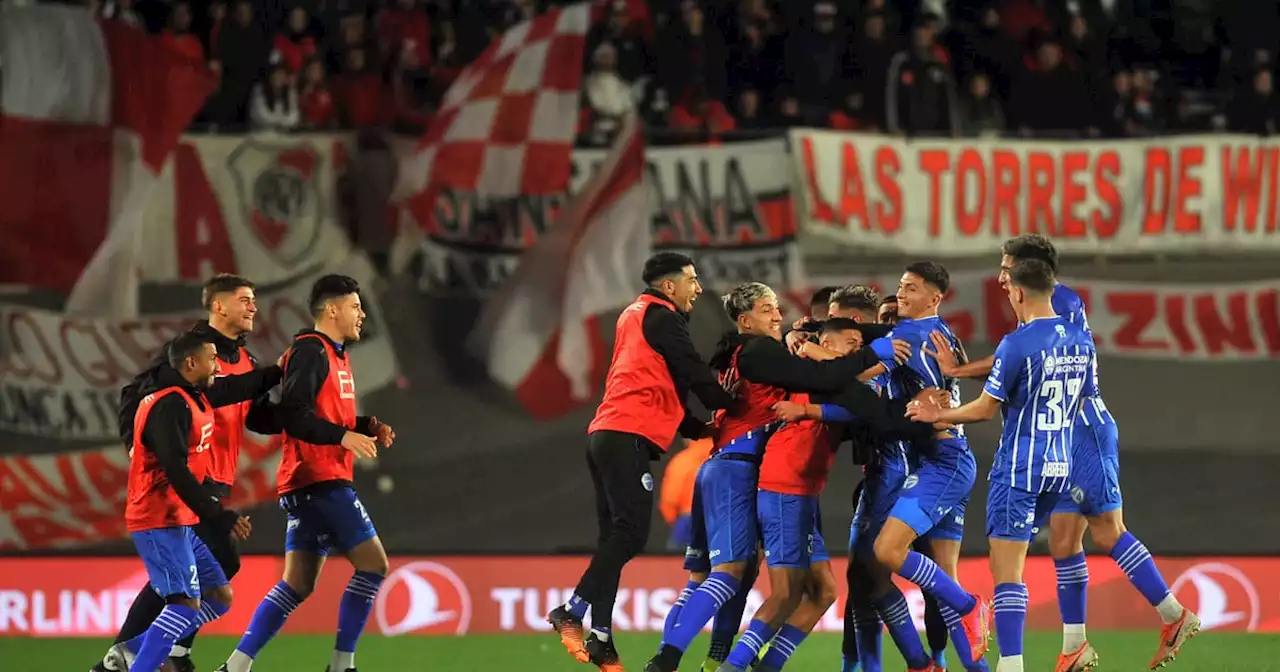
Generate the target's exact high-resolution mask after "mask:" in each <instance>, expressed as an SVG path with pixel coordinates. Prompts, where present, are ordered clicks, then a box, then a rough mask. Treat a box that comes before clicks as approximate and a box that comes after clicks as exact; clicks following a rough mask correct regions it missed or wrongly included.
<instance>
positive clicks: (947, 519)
mask: <svg viewBox="0 0 1280 672" xmlns="http://www.w3.org/2000/svg"><path fill="white" fill-rule="evenodd" d="M949 287H950V277H949V275H948V274H947V271H946V269H945V268H943V267H942V266H941V265H940V264H937V263H934V262H929V261H924V262H916V263H913V264H911V265H909V266H907V267H906V269H905V271H904V272H903V274H902V278H901V279H900V280H899V282H898V315H899V322H898V324H897V325H896V326H895V327H894V329H893V331H892V332H891V335H892V336H893V337H894V338H901V339H903V340H905V341H907V342H908V343H910V344H911V346H912V356H911V358H910V359H908V360H907V363H906V365H904V366H900V367H892V368H890V369H889V370H888V371H886V373H888V374H889V377H888V386H887V390H888V396H889V398H890V399H894V400H898V401H907V400H911V399H914V398H915V397H917V396H918V395H919V394H920V393H921V392H923V391H926V390H935V391H937V392H942V393H948V394H949V395H950V396H951V403H952V405H959V397H960V389H959V383H958V381H956V380H955V379H952V378H947V377H945V376H943V375H942V374H941V371H940V370H939V367H938V363H937V362H936V361H935V360H934V359H933V358H930V357H929V356H927V354H926V350H927V349H928V347H927V346H928V343H929V339H930V333H931V332H932V331H934V330H937V331H941V332H942V333H944V334H946V336H947V340H948V347H949V348H950V349H952V350H954V351H957V352H963V348H962V346H961V345H960V342H959V340H958V339H956V338H955V335H954V334H952V333H951V329H950V327H948V326H947V324H946V322H945V321H944V320H942V318H941V317H939V316H938V306H939V305H940V304H941V302H942V297H943V295H945V294H946V292H947V289H948V288H949ZM919 448H920V447H919V446H915V447H914V449H913V447H911V446H907V445H903V446H900V447H899V448H898V449H897V453H898V457H899V459H904V460H913V459H918V460H919V467H918V469H913V470H912V473H911V474H910V475H909V476H907V477H906V480H905V481H903V484H902V489H901V492H900V493H899V494H898V497H897V500H896V501H895V502H894V504H893V508H892V509H891V510H890V512H889V517H888V520H886V521H885V523H884V526H883V527H882V528H881V530H880V533H879V534H878V535H877V536H876V540H875V545H874V553H875V558H876V560H877V562H879V563H880V564H881V565H883V566H885V567H887V568H889V569H890V570H892V571H893V572H895V573H897V574H898V575H899V576H902V577H903V578H905V579H907V580H908V581H911V582H912V583H915V584H916V585H918V586H920V588H921V589H922V590H923V591H924V592H925V594H927V595H930V596H932V597H934V598H935V599H937V600H938V602H939V603H940V610H941V612H942V616H943V619H944V621H945V622H946V624H947V627H948V630H950V632H951V636H952V639H953V640H954V641H955V643H956V648H957V653H958V654H959V656H960V658H961V662H962V663H963V664H964V665H965V666H973V665H980V664H981V663H980V662H979V661H981V659H982V654H983V653H985V652H986V649H987V626H988V620H989V619H988V616H989V613H988V610H987V605H986V603H985V602H984V601H983V600H980V599H978V598H977V597H976V596H974V595H971V594H969V593H968V592H967V591H965V590H964V589H963V588H961V587H960V585H959V584H958V583H956V576H957V567H958V564H959V557H960V540H961V539H962V537H963V534H964V511H965V507H966V506H967V504H968V501H969V491H970V489H971V488H972V487H973V481H974V479H975V478H976V475H977V462H976V461H975V460H974V457H973V453H972V452H970V450H969V446H968V444H967V443H966V441H965V437H964V430H963V428H962V427H956V428H953V429H949V430H945V431H943V432H940V433H939V435H938V441H937V444H936V450H935V451H934V452H933V453H932V454H920V453H921V451H920V450H919ZM921 537H924V538H926V539H927V541H928V542H929V544H930V547H931V548H932V550H933V558H934V559H931V558H930V557H929V556H927V555H925V554H924V553H920V552H919V551H913V550H912V545H913V544H914V543H915V542H916V540H917V539H919V538H921ZM935 559H936V561H935ZM876 609H877V611H878V612H880V616H881V618H882V619H883V620H884V621H885V624H886V625H887V626H888V628H889V633H890V635H891V636H892V637H893V639H894V642H895V644H897V645H898V648H899V649H900V650H901V651H902V653H903V656H904V657H905V658H906V659H907V664H908V665H909V666H910V668H911V669H913V670H920V669H930V668H934V669H937V668H938V667H940V666H937V665H936V662H935V661H933V660H932V658H930V657H929V656H928V655H927V654H925V653H924V651H923V647H920V646H919V644H918V642H919V635H918V634H916V632H915V626H914V625H912V623H911V619H910V616H909V614H908V613H907V610H906V604H905V601H904V599H903V597H902V594H901V592H900V591H898V590H897V589H896V588H893V587H892V584H890V590H889V593H888V594H887V595H885V596H883V597H881V598H880V599H878V600H876ZM935 666H936V667H935Z"/></svg>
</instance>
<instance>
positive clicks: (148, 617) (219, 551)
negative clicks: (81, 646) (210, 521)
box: [116, 523, 240, 648]
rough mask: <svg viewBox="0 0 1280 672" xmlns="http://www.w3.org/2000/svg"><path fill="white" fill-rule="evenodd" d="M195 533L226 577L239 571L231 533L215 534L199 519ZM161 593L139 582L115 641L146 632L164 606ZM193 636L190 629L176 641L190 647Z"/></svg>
mask: <svg viewBox="0 0 1280 672" xmlns="http://www.w3.org/2000/svg"><path fill="white" fill-rule="evenodd" d="M196 534H197V535H198V536H199V537H200V539H201V541H203V542H204V543H205V545H206V546H208V547H209V551H210V552H211V553H213V559H214V560H217V561H218V566H219V567H222V573H223V574H226V575H227V578H228V579H230V578H231V577H233V576H235V575H236V574H237V573H239V572H240V549H239V548H237V547H236V545H235V543H233V542H232V541H231V535H229V534H226V533H222V534H218V533H217V532H216V531H214V530H211V529H209V528H208V527H206V526H205V525H204V524H203V523H201V524H199V525H196ZM165 597H166V596H164V595H160V594H159V593H157V592H156V591H155V589H154V588H152V587H151V585H150V584H147V585H145V586H143V587H142V591H141V592H139V593H138V596H137V597H135V598H134V599H133V604H132V605H131V606H130V607H129V613H128V615H126V616H125V618H124V625H122V626H120V633H119V634H117V635H116V643H117V644H118V643H120V642H127V641H129V640H131V639H133V638H134V637H137V636H138V635H141V634H142V633H144V632H146V631H147V628H149V627H151V623H152V622H153V621H155V620H156V617H157V616H159V615H160V612H161V611H163V610H164V605H165ZM195 638H196V636H195V633H192V634H191V635H190V636H188V637H186V638H185V639H183V640H182V641H180V642H178V644H179V645H180V646H185V647H187V648H191V642H192V641H194V640H195Z"/></svg>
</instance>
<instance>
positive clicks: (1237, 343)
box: [1195, 292, 1258, 355]
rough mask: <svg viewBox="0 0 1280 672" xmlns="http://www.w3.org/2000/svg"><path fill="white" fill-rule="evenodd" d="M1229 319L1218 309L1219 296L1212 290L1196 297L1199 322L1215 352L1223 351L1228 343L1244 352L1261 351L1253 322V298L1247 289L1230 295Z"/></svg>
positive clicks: (1228, 299) (1202, 331)
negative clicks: (1247, 292) (1250, 304)
mask: <svg viewBox="0 0 1280 672" xmlns="http://www.w3.org/2000/svg"><path fill="white" fill-rule="evenodd" d="M1226 298H1227V319H1226V320H1225V321H1224V320H1223V318H1222V315H1220V314H1219V313H1218V300H1217V297H1216V296H1214V295H1213V294H1212V293H1210V294H1206V295H1203V296H1197V297H1195V315H1196V322H1197V323H1198V324H1199V325H1200V333H1201V334H1202V335H1203V336H1204V345H1205V348H1206V349H1208V351H1209V354H1211V355H1220V354H1222V353H1223V351H1225V350H1226V346H1228V345H1229V346H1231V347H1232V348H1234V349H1236V350H1239V351H1240V352H1244V353H1254V352H1257V350H1258V346H1257V344H1256V343H1254V342H1253V332H1252V329H1251V326H1250V324H1249V298H1248V296H1247V295H1246V294H1245V293H1244V292H1231V293H1230V294H1228V295H1227V297H1226Z"/></svg>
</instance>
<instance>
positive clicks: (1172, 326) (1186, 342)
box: [1164, 296, 1196, 355]
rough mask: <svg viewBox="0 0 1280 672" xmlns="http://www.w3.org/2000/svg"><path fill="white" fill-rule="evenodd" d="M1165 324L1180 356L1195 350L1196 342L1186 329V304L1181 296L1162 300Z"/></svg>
mask: <svg viewBox="0 0 1280 672" xmlns="http://www.w3.org/2000/svg"><path fill="white" fill-rule="evenodd" d="M1164 312H1165V324H1166V325H1167V326H1168V327H1169V331H1170V333H1172V334H1173V339H1174V340H1175V341H1177V342H1178V349H1180V350H1181V351H1182V354H1184V355H1186V354H1190V353H1192V352H1195V350H1196V342H1195V340H1194V339H1192V338H1191V332H1190V331H1189V330H1188V329H1187V302H1186V298H1185V297H1182V296H1170V297H1166V298H1165V300H1164Z"/></svg>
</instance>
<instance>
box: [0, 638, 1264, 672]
mask: <svg viewBox="0 0 1280 672" xmlns="http://www.w3.org/2000/svg"><path fill="white" fill-rule="evenodd" d="M1157 637H1158V635H1157V634H1156V632H1105V633H1093V634H1091V636H1090V640H1091V641H1092V642H1093V644H1094V646H1095V647H1096V648H1097V649H1098V652H1099V654H1100V655H1101V657H1102V660H1101V666H1100V667H1099V668H1098V669H1099V670H1104V671H1107V670H1114V671H1116V672H1139V671H1141V670H1145V669H1147V662H1148V661H1149V660H1150V658H1151V654H1152V653H1153V652H1154V651H1155V644H1156V639H1157ZM235 642H236V640H235V639H233V638H228V637H205V638H202V639H200V640H199V641H198V642H197V646H196V663H197V665H198V667H199V669H200V670H201V671H202V672H213V670H214V668H216V667H217V666H218V665H219V664H221V662H222V661H223V660H224V659H225V657H226V654H227V653H228V652H229V651H230V650H231V649H232V648H233V647H234V646H235ZM657 642H658V639H657V637H656V636H654V635H620V636H619V638H618V644H619V649H620V651H621V652H622V655H623V660H624V662H625V663H626V665H627V669H628V670H633V671H634V672H639V671H640V669H641V668H642V666H643V665H644V661H645V660H647V659H648V657H649V656H650V655H651V654H652V652H653V650H654V648H655V647H656V646H657ZM885 643H886V645H887V649H892V644H891V643H890V642H889V640H888V638H887V637H886V638H885ZM1059 643H1060V638H1059V635H1058V634H1057V633H1033V634H1031V635H1030V636H1029V637H1028V641H1027V670H1028V672H1049V671H1051V670H1052V669H1053V664H1054V660H1055V658H1056V656H1057V653H1058V649H1059ZM104 646H106V642H105V641H104V640H94V639H17V638H0V652H3V653H2V654H0V669H3V670H5V671H6V672H7V671H9V670H12V671H13V672H40V671H43V670H50V671H53V672H64V671H65V672H77V671H80V670H87V669H88V668H89V666H90V665H91V664H92V663H93V661H94V658H95V656H100V655H101V654H102V651H103V647H104ZM331 646H332V638H329V637H303V636H286V637H281V638H280V639H279V640H277V641H275V642H273V643H272V644H271V645H270V646H269V647H267V650H266V651H265V652H264V653H263V655H262V657H261V658H260V659H259V661H258V663H257V665H255V666H254V669H255V672H294V671H298V672H323V671H324V669H325V666H326V664H327V663H328V660H329V650H330V647H331ZM705 651H706V642H705V639H704V640H701V641H699V642H696V643H695V644H694V645H693V648H692V649H691V652H692V653H693V654H695V655H692V656H691V658H693V659H696V662H695V661H694V660H691V661H690V663H694V664H693V665H686V668H688V669H696V664H697V663H700V662H701V655H702V654H703V653H704V652H705ZM988 659H989V661H990V662H991V665H992V669H994V668H995V660H996V654H995V653H994V652H992V653H989V654H988ZM356 662H357V664H358V665H359V667H360V669H361V670H362V671H363V672H384V671H385V672H392V671H394V672H419V671H422V672H481V671H488V670H495V671H496V670H521V672H556V671H559V670H564V671H566V672H572V671H573V670H578V671H580V672H586V670H588V669H592V668H588V667H586V666H583V665H579V664H578V663H575V662H573V661H572V660H571V659H570V658H569V657H568V656H567V655H566V654H565V653H564V650H563V649H561V648H560V645H559V643H558V640H556V639H555V638H554V637H553V636H552V635H550V634H547V635H544V636H538V635H488V636H483V635H473V636H468V637H460V638H443V637H440V638H423V637H416V638H407V637H406V638H397V639H390V638H384V637H368V638H366V639H365V640H364V641H363V642H361V645H360V652H359V655H358V657H357V661H356ZM904 667H905V666H904V665H903V663H902V659H901V658H899V657H897V655H896V654H893V653H887V654H886V655H885V666H884V669H885V671H886V672H890V671H894V672H897V671H899V670H903V669H904ZM787 669H788V670H792V671H794V672H805V671H809V670H812V671H815V672H817V671H826V670H830V671H832V672H835V671H836V670H839V669H840V637H839V636H838V635H831V634H822V635H816V636H814V637H813V638H812V639H810V640H809V641H806V642H805V644H804V645H803V646H801V647H800V651H799V652H798V653H797V654H796V656H795V658H793V659H792V661H791V663H790V664H788V665H787ZM950 669H951V670H952V672H958V670H959V669H960V668H958V667H957V666H955V665H951V666H950ZM1166 669H1168V670H1170V671H1171V672H1235V671H1239V672H1267V671H1273V672H1280V635H1248V634H1235V633H1231V634H1227V633H1204V634H1201V635H1200V636H1198V637H1196V638H1195V639H1193V640H1192V641H1191V643H1190V644H1188V645H1187V646H1186V647H1185V648H1184V649H1183V652H1182V655H1181V656H1179V658H1178V660H1177V661H1175V662H1174V663H1173V664H1172V665H1171V666H1169V667H1168V668H1166Z"/></svg>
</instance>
